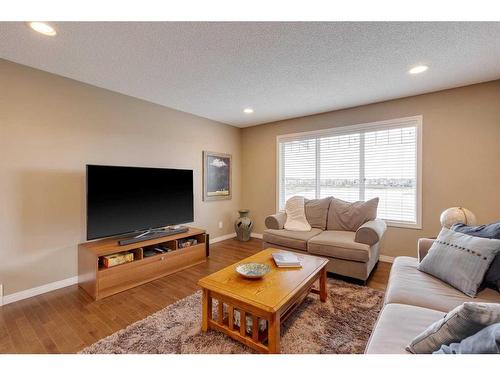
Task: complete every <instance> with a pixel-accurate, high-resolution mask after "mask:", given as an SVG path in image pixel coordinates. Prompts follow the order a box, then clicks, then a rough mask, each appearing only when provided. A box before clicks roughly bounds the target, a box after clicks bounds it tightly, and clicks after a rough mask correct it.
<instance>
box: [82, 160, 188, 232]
mask: <svg viewBox="0 0 500 375" xmlns="http://www.w3.org/2000/svg"><path fill="white" fill-rule="evenodd" d="M192 221H193V171H192V170H185V169H164V168H139V167H115V166H104V165H87V239H88V240H93V239H96V238H101V237H108V236H114V235H118V234H124V233H129V232H134V231H140V230H147V229H151V228H160V227H164V226H167V225H173V224H182V223H189V222H192Z"/></svg>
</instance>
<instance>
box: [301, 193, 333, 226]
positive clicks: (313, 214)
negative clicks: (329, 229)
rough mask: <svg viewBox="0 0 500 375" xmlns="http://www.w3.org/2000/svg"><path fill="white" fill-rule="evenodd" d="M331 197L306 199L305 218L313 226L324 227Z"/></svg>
mask: <svg viewBox="0 0 500 375" xmlns="http://www.w3.org/2000/svg"><path fill="white" fill-rule="evenodd" d="M331 200H332V197H326V198H322V199H306V200H305V210H306V219H307V221H308V222H309V224H311V227H313V228H319V229H322V230H325V229H326V217H327V215H328V208H329V207H330V202H331Z"/></svg>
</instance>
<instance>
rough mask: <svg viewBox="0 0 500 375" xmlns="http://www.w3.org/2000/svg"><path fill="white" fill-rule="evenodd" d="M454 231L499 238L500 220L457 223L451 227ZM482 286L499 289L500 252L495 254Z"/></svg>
mask: <svg viewBox="0 0 500 375" xmlns="http://www.w3.org/2000/svg"><path fill="white" fill-rule="evenodd" d="M451 230H453V231H455V232H460V233H465V234H469V235H471V236H474V237H483V238H493V239H496V240H500V221H498V222H496V223H491V224H484V225H477V226H469V225H465V224H462V223H457V224H455V225H453V226H452V227H451ZM483 284H484V286H486V287H488V288H493V289H496V290H498V291H500V252H499V253H498V254H497V256H496V257H495V259H493V262H492V263H491V266H490V268H489V269H488V271H487V272H486V275H485V276H484V280H483Z"/></svg>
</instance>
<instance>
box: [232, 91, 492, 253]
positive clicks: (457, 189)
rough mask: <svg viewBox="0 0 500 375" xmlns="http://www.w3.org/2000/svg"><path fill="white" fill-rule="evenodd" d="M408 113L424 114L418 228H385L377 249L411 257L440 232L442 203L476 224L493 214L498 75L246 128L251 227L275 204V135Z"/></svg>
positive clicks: (247, 203)
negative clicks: (467, 213)
mask: <svg viewBox="0 0 500 375" xmlns="http://www.w3.org/2000/svg"><path fill="white" fill-rule="evenodd" d="M414 115H423V158H422V159H423V165H422V169H423V171H422V174H423V180H422V194H423V205H422V218H423V227H422V230H414V229H402V228H394V227H391V228H389V229H388V231H387V234H386V236H385V239H384V241H383V244H382V254H385V255H389V256H396V255H410V256H414V255H415V251H416V250H415V249H416V241H417V239H418V238H419V237H422V236H435V235H436V234H437V233H438V232H439V229H440V224H439V215H440V213H441V212H442V211H443V210H444V209H445V208H447V207H451V206H457V205H462V206H464V207H467V208H469V209H471V210H472V211H473V212H474V213H475V214H476V215H477V218H478V220H479V222H481V223H486V222H491V221H495V220H500V81H493V82H489V83H484V84H478V85H472V86H467V87H462V88H457V89H452V90H446V91H441V92H436V93H432V94H426V95H420V96H414V97H410V98H404V99H398V100H391V101H388V102H382V103H376V104H371V105H365V106H361V107H356V108H350V109H346V110H340V111H334V112H329V113H324V114H319V115H314V116H308V117H302V118H296V119H291V120H286V121H279V122H275V123H270V124H265V125H260V126H254V127H250V128H245V129H244V130H243V131H242V133H243V134H242V152H243V154H242V155H243V156H242V172H243V175H242V176H243V179H242V186H243V205H244V206H246V207H248V208H249V209H250V210H251V216H252V217H253V218H254V219H255V222H256V226H255V232H256V233H262V231H263V230H264V218H265V216H266V215H268V214H271V213H273V212H274V211H275V208H276V200H275V198H276V136H277V135H281V134H289V133H296V132H302V131H310V130H317V129H327V128H332V127H338V126H345V125H353V124H360V123H366V122H373V121H379V120H388V119H394V118H400V117H406V116H414Z"/></svg>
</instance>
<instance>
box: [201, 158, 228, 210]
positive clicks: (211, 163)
mask: <svg viewBox="0 0 500 375" xmlns="http://www.w3.org/2000/svg"><path fill="white" fill-rule="evenodd" d="M231 163H232V160H231V155H229V154H221V153H218V152H210V151H203V200H204V201H216V200H222V199H231V168H232V165H231Z"/></svg>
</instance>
